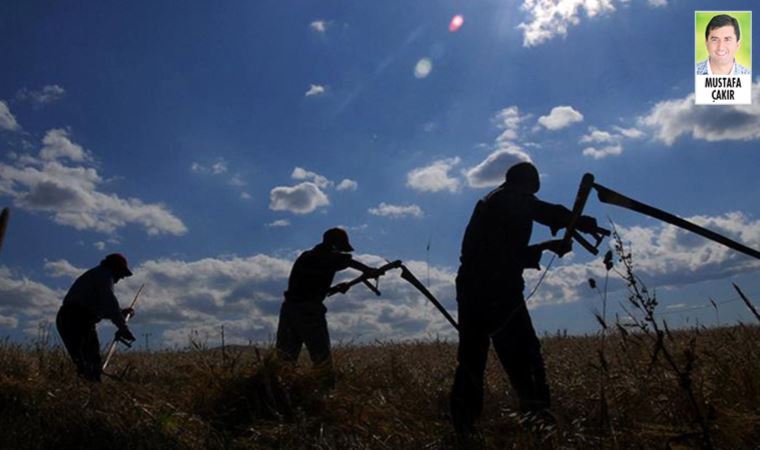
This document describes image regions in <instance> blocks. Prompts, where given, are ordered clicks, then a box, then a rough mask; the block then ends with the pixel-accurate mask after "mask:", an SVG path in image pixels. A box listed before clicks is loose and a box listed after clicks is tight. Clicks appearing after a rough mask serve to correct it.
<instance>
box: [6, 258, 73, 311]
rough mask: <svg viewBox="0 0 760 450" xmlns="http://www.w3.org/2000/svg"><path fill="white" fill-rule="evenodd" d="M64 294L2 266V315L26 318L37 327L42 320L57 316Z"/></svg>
mask: <svg viewBox="0 0 760 450" xmlns="http://www.w3.org/2000/svg"><path fill="white" fill-rule="evenodd" d="M64 294H65V292H62V291H60V290H54V289H51V288H49V287H48V286H46V285H44V284H42V283H39V282H36V281H34V280H30V279H29V278H27V277H26V276H24V275H21V274H19V273H16V272H14V271H12V270H11V269H10V268H8V267H5V266H0V298H2V299H3V301H2V302H0V314H2V315H4V316H6V317H10V318H16V319H18V318H19V317H20V316H26V317H27V318H29V319H30V320H31V321H32V322H33V323H34V324H35V325H36V324H37V322H39V320H41V319H50V318H51V317H54V316H55V313H56V311H57V310H58V307H59V306H60V304H61V299H63V295H64Z"/></svg>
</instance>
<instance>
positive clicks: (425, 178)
mask: <svg viewBox="0 0 760 450" xmlns="http://www.w3.org/2000/svg"><path fill="white" fill-rule="evenodd" d="M459 162H460V159H459V158H458V157H457V158H449V159H441V160H438V161H435V162H433V163H432V164H431V165H429V166H425V167H419V168H417V169H414V170H412V171H411V172H409V173H407V174H406V185H407V186H409V187H410V188H412V189H414V190H417V191H420V192H439V191H449V192H457V191H459V187H460V182H459V180H458V179H456V178H452V177H450V176H449V171H451V170H452V169H453V168H454V167H456V166H457V165H458V164H459Z"/></svg>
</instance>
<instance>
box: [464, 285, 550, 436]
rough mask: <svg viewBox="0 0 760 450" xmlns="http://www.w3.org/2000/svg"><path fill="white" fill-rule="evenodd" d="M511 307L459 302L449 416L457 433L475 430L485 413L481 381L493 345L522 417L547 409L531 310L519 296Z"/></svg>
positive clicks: (542, 371) (547, 392)
mask: <svg viewBox="0 0 760 450" xmlns="http://www.w3.org/2000/svg"><path fill="white" fill-rule="evenodd" d="M517 300H519V301H515V302H511V304H513V305H514V306H512V307H499V308H497V309H495V310H493V309H492V310H491V311H486V310H482V309H481V310H478V309H476V308H468V307H466V306H465V307H463V304H464V303H465V302H466V301H467V299H460V302H459V308H458V309H459V349H458V353H457V358H458V360H459V365H458V366H457V370H456V373H455V375H454V386H453V387H452V390H451V416H452V420H453V422H454V426H455V428H457V430H459V431H468V430H472V427H473V426H474V423H475V421H476V420H477V419H478V418H479V417H480V414H481V412H482V410H483V377H484V373H485V368H486V361H487V359H488V347H489V345H490V342H493V346H494V350H495V351H496V355H497V356H498V357H499V361H500V362H501V365H502V367H503V368H504V370H505V371H506V373H507V376H508V377H509V381H510V383H511V384H512V387H513V388H514V390H515V392H516V393H517V397H518V401H519V407H520V409H521V410H522V411H525V412H527V411H538V410H542V409H546V408H548V407H549V403H550V394H549V386H548V385H547V383H546V370H545V368H544V360H543V358H542V357H541V344H540V342H539V340H538V337H536V332H535V330H534V329H533V323H532V322H531V320H530V315H529V314H528V309H527V307H526V306H525V302H524V301H523V299H522V296H521V295H520V296H519V298H518V299H517Z"/></svg>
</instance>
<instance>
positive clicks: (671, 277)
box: [526, 212, 760, 303]
mask: <svg viewBox="0 0 760 450" xmlns="http://www.w3.org/2000/svg"><path fill="white" fill-rule="evenodd" d="M687 220H689V221H692V222H694V223H696V224H698V225H700V226H704V227H706V228H708V229H711V230H713V231H715V232H718V233H720V234H723V235H725V236H727V237H729V238H731V239H733V240H736V241H738V242H741V243H743V244H745V245H747V246H749V247H752V248H759V247H760V220H751V219H750V218H748V217H747V216H745V215H744V214H742V213H739V212H730V213H726V214H723V215H720V216H712V217H709V216H693V217H689V218H687ZM618 232H619V233H620V235H621V236H622V238H623V242H624V243H625V244H626V247H629V248H630V250H631V251H632V253H633V262H634V270H635V272H636V274H637V275H638V276H639V277H642V279H643V280H644V282H645V284H646V285H647V286H649V287H650V288H663V287H668V286H679V285H688V284H692V283H700V282H703V281H707V280H719V279H723V278H726V277H730V276H734V275H737V274H740V273H746V272H755V271H758V270H760V263H758V262H757V261H755V260H753V259H751V258H748V257H747V256H745V255H743V254H740V253H738V252H736V251H734V250H731V249H729V248H727V247H724V246H722V245H720V244H717V243H714V242H712V241H710V240H707V239H705V238H702V237H701V236H698V235H696V234H694V233H691V232H688V231H686V230H683V229H681V228H677V227H675V226H673V225H668V224H662V225H655V226H651V227H631V228H626V227H620V226H618ZM579 249H580V247H579V246H577V245H576V246H575V251H581V252H583V251H584V250H579ZM554 272H555V273H553V274H552V275H551V277H547V278H546V280H545V281H544V284H543V285H542V286H541V289H540V290H539V291H538V292H537V293H536V299H537V300H536V302H537V303H566V302H572V301H577V300H579V299H580V298H583V297H584V295H586V296H587V295H588V285H587V280H588V279H589V278H596V279H602V278H604V275H605V270H604V266H603V264H602V263H601V261H600V260H599V259H596V260H594V261H592V262H589V263H587V264H577V263H574V264H568V265H564V266H560V267H558V268H556V269H554ZM539 276H540V273H538V272H535V271H526V285H528V286H531V285H532V284H534V283H535V281H536V279H537V278H538V277H539ZM610 281H611V285H610V289H611V291H612V290H616V289H622V288H624V285H623V283H622V282H621V281H620V280H619V278H618V277H617V276H615V275H614V274H613V275H611V278H610Z"/></svg>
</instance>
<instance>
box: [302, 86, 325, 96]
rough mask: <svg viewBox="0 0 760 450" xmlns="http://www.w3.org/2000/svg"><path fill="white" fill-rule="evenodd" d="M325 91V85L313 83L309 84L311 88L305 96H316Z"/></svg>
mask: <svg viewBox="0 0 760 450" xmlns="http://www.w3.org/2000/svg"><path fill="white" fill-rule="evenodd" d="M324 93H325V87H324V86H321V85H318V84H312V85H311V86H309V90H308V91H306V94H304V96H305V97H314V96H319V95H323V94H324Z"/></svg>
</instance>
